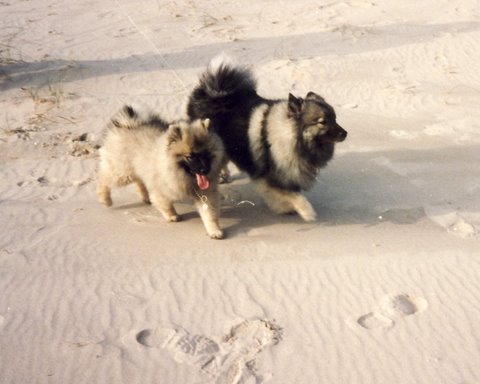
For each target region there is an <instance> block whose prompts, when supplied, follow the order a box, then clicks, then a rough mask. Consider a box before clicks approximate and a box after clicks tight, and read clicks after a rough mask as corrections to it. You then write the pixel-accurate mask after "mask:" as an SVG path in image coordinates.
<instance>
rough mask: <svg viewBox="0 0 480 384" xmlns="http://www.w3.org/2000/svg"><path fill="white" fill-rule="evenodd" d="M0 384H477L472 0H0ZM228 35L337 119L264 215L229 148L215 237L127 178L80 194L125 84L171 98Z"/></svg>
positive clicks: (276, 91)
mask: <svg viewBox="0 0 480 384" xmlns="http://www.w3.org/2000/svg"><path fill="white" fill-rule="evenodd" d="M0 10H1V14H2V17H1V19H0V36H1V38H0V41H1V43H0V103H1V104H0V105H1V109H0V180H1V182H0V228H2V229H1V231H0V383H2V384H6V383H8V384H32V383H58V384H60V383H61V384H65V383H69V384H80V383H88V384H93V383H99V384H100V383H101V384H105V383H115V384H117V383H126V384H127V383H128V384H133V383H139V384H147V383H161V384H190V383H192V384H201V383H202V384H210V383H217V384H237V383H242V384H252V383H256V384H259V383H267V382H268V383H279V384H287V383H288V384H290V383H291V384H311V383H320V384H384V383H391V384H432V383H445V384H475V383H479V382H480V373H479V368H478V367H479V366H480V354H479V349H480V330H478V329H477V323H478V321H479V320H480V299H479V298H480V243H479V231H480V135H478V132H479V129H480V122H479V121H480V109H479V105H480V67H479V64H478V63H479V62H480V9H479V8H478V3H477V2H476V1H474V0H466V1H460V0H453V1H433V0H428V1H423V2H415V1H407V2H395V1H391V0H387V1H383V2H373V1H369V0H365V1H364V0H352V1H331V2H318V1H313V0H305V1H291V2H287V1H273V0H266V1H259V2H256V3H252V2H243V1H215V2H214V1H205V0H201V1H195V2H193V1H186V0H178V1H174V2H169V1H153V0H145V1H141V2H138V1H132V0H106V1H102V2H92V1H86V0H79V1H75V2H61V1H54V0H31V1H28V0H26V1H13V0H6V1H2V2H0ZM222 52H224V53H226V54H228V55H231V56H232V57H234V58H235V60H237V61H238V62H239V63H241V64H242V65H247V66H249V67H250V68H252V70H253V71H254V73H255V75H256V78H257V80H258V85H259V93H261V94H262V95H263V96H265V97H272V98H286V97H287V95H288V93H289V92H292V93H293V94H295V95H297V96H304V95H305V94H306V93H307V92H308V91H310V90H312V91H315V92H317V93H319V94H321V95H322V96H324V97H325V98H326V100H327V101H328V102H329V103H330V104H332V105H333V106H334V107H335V109H336V112H337V119H338V122H339V123H340V124H341V125H342V126H343V127H344V128H345V129H347V130H348V132H349V136H348V138H347V140H346V141H345V142H344V143H341V144H338V145H337V150H336V154H335V157H334V159H333V160H332V161H331V163H330V164H329V165H328V167H327V168H325V169H324V170H323V171H322V172H321V173H320V175H319V177H318V181H317V183H316V184H315V186H314V188H313V189H312V190H311V191H308V192H307V193H306V195H307V196H308V198H309V200H310V201H311V202H312V204H313V205H314V207H315V209H316V210H317V212H318V216H319V219H318V221H317V222H316V223H305V222H302V221H301V219H300V218H299V217H297V216H278V215H275V214H273V213H271V212H270V211H269V210H268V208H267V207H266V206H265V204H264V202H263V201H262V200H261V199H260V198H259V196H258V194H257V193H256V192H255V189H254V188H253V185H252V184H251V183H250V182H249V180H248V178H247V177H246V175H244V174H242V173H239V172H238V171H237V170H235V168H233V167H232V172H233V176H234V177H233V179H234V180H233V182H232V183H230V184H225V185H222V186H221V192H222V196H223V204H222V206H223V210H222V217H221V226H222V227H223V228H224V229H225V231H226V235H227V238H226V239H225V240H221V241H214V240H211V239H209V238H208V236H207V235H206V234H205V231H204V228H203V225H202V223H201V220H200V218H199V217H198V215H197V213H196V212H195V210H194V208H193V206H192V205H191V204H189V203H188V202H185V203H179V204H177V207H178V210H179V212H180V213H181V214H182V218H183V220H182V222H179V223H167V222H165V221H164V220H163V218H162V217H161V216H160V214H159V213H158V212H157V211H155V209H154V208H153V207H151V206H147V205H144V204H142V203H141V202H140V201H139V199H138V197H137V195H136V194H135V190H134V189H133V188H130V187H127V188H124V189H117V190H114V194H113V197H114V206H113V207H112V208H106V207H104V206H102V205H100V204H99V203H98V202H97V199H96V194H95V169H96V167H97V163H98V148H99V146H100V145H101V143H102V135H103V130H104V128H105V125H106V123H107V122H108V120H109V119H110V117H111V116H112V114H113V113H115V112H116V111H117V110H118V109H119V108H121V106H122V105H123V104H124V103H128V104H132V105H140V106H146V107H148V108H152V109H154V110H156V111H157V112H158V113H160V114H162V115H163V116H164V117H165V118H166V119H173V118H180V117H184V116H185V105H186V101H187V98H188V95H189V93H190V92H191V90H192V89H193V87H194V86H195V84H196V83H197V80H198V76H199V74H200V73H201V72H202V71H203V70H204V69H205V67H206V65H207V64H208V62H209V61H210V60H211V59H212V58H213V57H214V56H216V55H218V54H220V53H222Z"/></svg>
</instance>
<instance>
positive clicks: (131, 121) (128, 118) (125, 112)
mask: <svg viewBox="0 0 480 384" xmlns="http://www.w3.org/2000/svg"><path fill="white" fill-rule="evenodd" d="M138 120H139V116H138V113H137V111H135V110H134V109H133V108H132V107H131V106H129V105H124V106H123V108H122V109H121V110H120V111H118V112H117V113H116V114H115V116H113V117H112V120H111V124H112V125H113V126H114V127H117V128H125V129H132V128H134V127H136V126H138Z"/></svg>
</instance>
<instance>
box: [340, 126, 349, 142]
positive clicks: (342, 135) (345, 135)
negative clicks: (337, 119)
mask: <svg viewBox="0 0 480 384" xmlns="http://www.w3.org/2000/svg"><path fill="white" fill-rule="evenodd" d="M347 135H348V132H347V131H345V130H344V129H343V128H340V129H339V130H338V133H337V140H340V141H343V140H345V139H346V138H347Z"/></svg>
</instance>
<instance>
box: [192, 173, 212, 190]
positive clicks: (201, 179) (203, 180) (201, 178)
mask: <svg viewBox="0 0 480 384" xmlns="http://www.w3.org/2000/svg"><path fill="white" fill-rule="evenodd" d="M195 179H196V181H197V185H198V188H200V189H201V190H202V191H205V190H206V189H208V187H210V181H209V180H208V177H207V176H205V175H200V174H199V173H196V174H195Z"/></svg>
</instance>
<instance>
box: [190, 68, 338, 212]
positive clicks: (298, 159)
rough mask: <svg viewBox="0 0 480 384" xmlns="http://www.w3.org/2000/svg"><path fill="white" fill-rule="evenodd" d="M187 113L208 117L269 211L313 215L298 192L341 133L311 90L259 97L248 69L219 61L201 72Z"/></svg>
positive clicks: (329, 111)
mask: <svg viewBox="0 0 480 384" xmlns="http://www.w3.org/2000/svg"><path fill="white" fill-rule="evenodd" d="M187 113H188V116H189V117H190V118H191V119H198V118H206V117H207V116H208V117H209V118H210V119H211V121H212V125H213V127H214V129H215V132H216V133H217V134H218V135H219V136H220V138H221V139H222V141H223V143H224V146H225V150H226V152H227V155H228V157H229V158H230V159H231V160H232V161H233V162H234V163H235V164H236V165H237V167H238V168H240V169H241V170H243V171H245V172H247V173H248V174H249V176H250V177H251V178H252V179H253V180H255V181H257V183H258V184H259V187H260V191H261V192H262V195H263V197H264V199H265V201H266V203H267V204H268V205H269V207H270V208H271V209H272V210H273V211H274V212H277V213H287V212H291V211H296V212H297V213H298V214H299V215H300V216H301V217H302V218H303V219H304V220H305V221H313V220H315V219H316V213H315V210H314V209H313V207H312V205H311V204H310V203H309V202H308V200H307V199H306V198H305V197H304V196H303V195H302V194H301V193H300V192H301V191H302V190H308V189H309V188H311V187H312V186H313V184H314V182H315V179H316V176H317V174H318V171H319V170H320V168H322V167H324V166H325V165H326V164H327V163H328V161H329V160H330V159H331V158H332V156H333V152H334V147H335V143H336V142H341V141H343V140H344V139H345V138H346V136H347V131H345V130H344V129H343V128H342V127H340V126H339V125H338V124H337V122H336V115H335V111H334V109H333V108H332V107H331V106H330V105H329V104H328V103H327V102H326V101H325V99H323V98H322V97H321V96H319V95H317V94H316V93H314V92H308V93H307V95H306V97H305V98H300V97H298V98H297V97H295V96H293V95H292V94H289V96H288V99H287V100H270V99H265V98H263V97H261V96H260V95H258V94H257V92H256V82H255V80H254V78H253V75H252V73H251V72H250V71H249V70H248V69H246V68H242V67H235V66H233V65H231V64H229V63H226V62H221V63H219V64H217V65H212V64H210V65H209V67H208V68H207V71H206V72H205V73H203V75H202V76H201V78H200V83H199V85H198V86H197V87H196V88H195V89H194V91H193V92H192V94H191V95H190V98H189V103H188V106H187Z"/></svg>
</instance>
